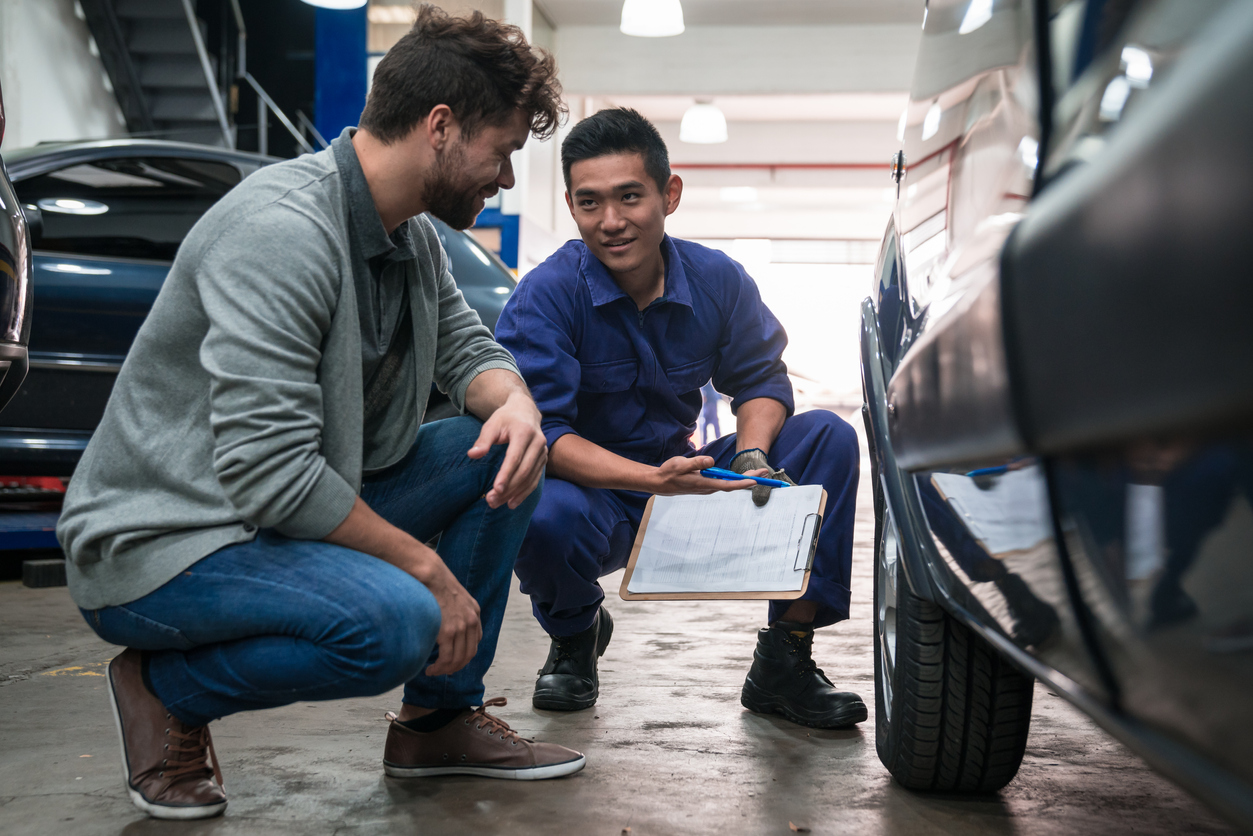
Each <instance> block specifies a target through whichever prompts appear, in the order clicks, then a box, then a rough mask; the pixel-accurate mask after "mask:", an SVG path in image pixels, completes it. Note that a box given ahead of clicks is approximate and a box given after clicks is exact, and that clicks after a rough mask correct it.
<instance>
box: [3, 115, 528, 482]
mask: <svg viewBox="0 0 1253 836" xmlns="http://www.w3.org/2000/svg"><path fill="white" fill-rule="evenodd" d="M7 161H8V164H9V171H10V174H11V176H12V179H13V185H14V188H15V190H16V192H17V197H18V200H19V201H20V202H21V204H22V205H23V208H24V210H25V212H26V214H27V217H28V218H29V219H30V221H31V228H32V237H33V243H34V271H33V285H34V296H35V305H36V306H37V309H38V313H37V314H36V315H35V325H34V328H33V330H32V332H31V335H30V372H29V375H28V377H27V379H26V382H25V385H23V386H22V388H21V390H20V391H19V393H18V395H17V396H16V397H15V398H14V399H13V401H12V403H10V404H9V406H8V408H7V409H5V410H4V411H3V412H2V413H0V473H5V474H16V475H23V476H34V475H46V476H68V475H70V474H71V473H72V472H73V470H74V466H75V464H76V463H77V462H78V459H79V456H80V455H81V454H82V451H83V449H84V448H85V447H86V446H87V441H88V440H89V439H90V438H91V434H92V432H93V431H94V430H95V428H96V425H97V424H98V423H99V421H100V417H101V415H102V414H103V412H104V407H105V403H106V402H107V401H108V398H109V393H110V392H111V391H112V389H113V382H114V380H115V379H116V376H117V372H118V370H119V369H120V367H121V365H122V361H123V360H124V359H125V357H126V353H127V351H129V350H130V346H131V341H132V340H133V339H134V337H135V333H136V331H137V330H138V329H139V326H140V324H141V323H142V322H143V321H144V317H146V316H147V315H148V311H149V309H150V308H151V307H152V303H153V301H154V300H155V299H156V296H157V292H158V291H160V289H161V283H162V282H163V281H164V280H165V276H166V273H167V272H168V271H169V268H170V263H171V262H172V261H173V259H174V254H175V253H176V252H177V251H178V247H179V244H180V243H182V240H183V237H184V236H185V235H186V234H187V232H188V230H190V229H191V227H192V225H193V224H195V223H196V221H197V220H199V218H200V216H201V215H203V214H204V212H205V211H206V210H207V209H208V208H209V207H210V206H212V205H213V204H214V203H215V202H217V200H218V199H219V198H221V197H222V195H224V194H226V192H227V191H229V190H230V189H231V188H233V187H234V186H235V185H236V184H238V183H239V182H240V181H241V180H242V179H243V178H245V177H247V176H248V175H249V174H251V173H252V172H254V171H256V170H257V169H258V168H260V167H261V166H264V165H268V164H270V163H272V162H277V160H275V159H273V158H271V157H263V156H258V155H256V154H247V153H242V152H237V151H230V150H226V149H222V148H214V147H209V146H201V145H190V144H186V143H179V142H164V141H153V140H138V139H125V140H110V141H101V142H80V143H67V144H55V145H41V146H37V147H35V148H30V149H25V150H20V151H16V152H13V153H12V154H9V155H8V157H7ZM435 227H436V229H437V230H438V232H439V236H440V240H441V241H442V242H443V245H444V249H445V250H447V252H448V257H449V260H450V262H451V265H452V272H453V276H454V277H455V278H456V280H457V284H458V286H459V287H460V288H461V292H462V293H463V294H464V295H465V297H466V301H467V302H468V303H469V304H470V306H471V307H473V308H474V309H475V310H476V311H478V313H479V316H480V317H481V318H482V319H483V322H484V324H486V325H487V326H488V327H489V328H494V327H495V325H496V319H497V318H498V317H499V316H500V311H501V309H502V308H503V307H504V304H505V300H506V299H508V298H509V295H510V294H511V293H512V292H513V288H514V285H515V284H516V280H515V278H514V276H513V274H512V273H510V272H509V270H508V268H507V267H505V266H504V264H503V263H502V262H501V261H500V260H499V259H498V258H497V257H496V256H495V255H494V254H493V253H491V252H489V251H488V250H486V249H485V248H483V247H482V246H481V245H480V244H479V243H478V242H477V241H475V239H474V238H473V236H471V235H470V234H469V233H464V232H457V231H455V230H453V229H451V228H449V227H448V226H446V225H445V224H443V223H442V222H440V221H438V220H437V221H435ZM292 245H293V246H299V242H292ZM450 410H451V405H450V404H449V403H448V402H447V400H446V399H443V398H442V396H440V395H439V394H438V393H436V392H433V393H432V400H431V402H430V404H429V406H428V411H427V420H433V419H434V418H438V417H446V416H447V415H448V414H449V413H450Z"/></svg>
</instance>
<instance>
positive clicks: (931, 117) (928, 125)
mask: <svg viewBox="0 0 1253 836" xmlns="http://www.w3.org/2000/svg"><path fill="white" fill-rule="evenodd" d="M943 113H944V110H943V109H942V108H941V107H940V103H939V102H936V103H935V104H933V105H931V107H929V108H928V109H927V115H926V116H924V117H923V119H922V141H923V142H926V141H927V140H928V139H930V138H931V137H933V136H935V132H936V131H938V130H939V129H940V116H941V115H942V114H943Z"/></svg>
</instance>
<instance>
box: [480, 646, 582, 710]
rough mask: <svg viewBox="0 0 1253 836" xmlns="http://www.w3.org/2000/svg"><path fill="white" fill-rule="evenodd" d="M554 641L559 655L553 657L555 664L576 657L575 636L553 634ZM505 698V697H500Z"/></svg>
mask: <svg viewBox="0 0 1253 836" xmlns="http://www.w3.org/2000/svg"><path fill="white" fill-rule="evenodd" d="M553 642H554V643H555V644H556V645H557V655H556V657H554V658H553V664H556V663H558V662H562V661H565V660H567V659H573V658H574V653H573V650H574V645H575V641H574V636H553ZM498 699H504V697H498Z"/></svg>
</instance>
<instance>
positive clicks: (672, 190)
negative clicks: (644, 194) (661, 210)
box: [663, 174, 683, 215]
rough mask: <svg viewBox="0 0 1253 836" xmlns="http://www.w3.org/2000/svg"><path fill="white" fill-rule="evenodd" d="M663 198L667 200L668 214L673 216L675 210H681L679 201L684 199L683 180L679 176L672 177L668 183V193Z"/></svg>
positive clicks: (673, 175) (672, 175)
mask: <svg viewBox="0 0 1253 836" xmlns="http://www.w3.org/2000/svg"><path fill="white" fill-rule="evenodd" d="M663 197H664V198H665V199H666V214H667V215H673V214H674V210H675V209H678V208H679V199H680V198H682V197H683V180H682V178H680V177H679V175H677V174H671V175H670V179H669V180H667V181H666V193H665V194H664V195H663Z"/></svg>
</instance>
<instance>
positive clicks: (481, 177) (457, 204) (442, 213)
mask: <svg viewBox="0 0 1253 836" xmlns="http://www.w3.org/2000/svg"><path fill="white" fill-rule="evenodd" d="M529 132H530V124H529V122H528V120H527V118H526V115H525V114H524V113H522V111H515V112H514V114H513V117H512V118H510V119H509V121H507V122H506V123H505V124H503V125H479V126H478V129H477V130H476V131H475V132H474V134H473V135H472V136H471V137H470V138H468V139H467V138H465V137H464V136H463V135H462V134H461V133H460V131H457V132H456V135H455V137H454V138H453V139H451V140H450V141H449V142H448V144H447V145H446V146H445V147H444V149H443V150H442V151H440V152H439V153H438V155H437V157H436V160H435V167H434V168H433V169H432V170H431V172H430V173H429V174H428V175H427V178H426V187H425V190H424V193H423V198H424V202H425V204H426V207H427V211H428V212H430V213H431V214H432V215H434V216H435V217H437V218H439V219H440V220H441V221H443V222H444V223H446V224H448V225H449V226H451V227H452V228H453V229H468V228H469V227H471V226H473V225H474V219H475V218H477V217H478V215H479V213H480V212H482V211H483V206H484V205H485V203H486V201H487V200H488V199H489V198H491V197H492V196H493V195H495V194H496V193H497V192H498V191H500V190H501V189H512V188H513V186H514V183H515V182H516V180H515V178H514V175H513V162H512V160H511V159H510V155H512V154H513V152H514V151H517V150H518V149H520V148H521V147H522V146H523V145H524V144H525V143H526V138H527V136H528V134H529Z"/></svg>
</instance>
